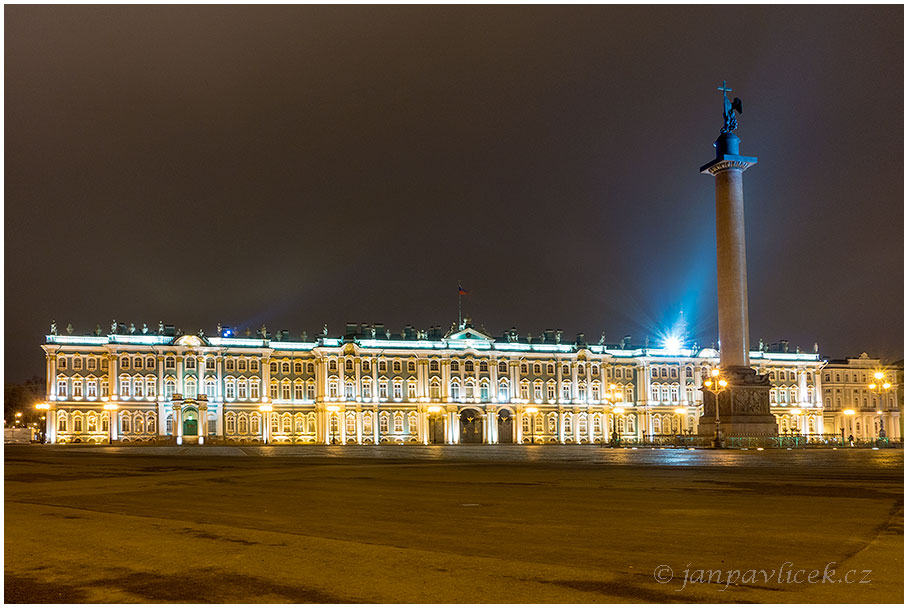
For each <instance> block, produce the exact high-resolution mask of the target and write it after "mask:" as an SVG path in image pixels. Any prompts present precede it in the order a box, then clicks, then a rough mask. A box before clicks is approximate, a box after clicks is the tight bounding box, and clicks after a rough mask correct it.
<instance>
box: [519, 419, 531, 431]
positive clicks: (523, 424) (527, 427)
mask: <svg viewBox="0 0 908 608" xmlns="http://www.w3.org/2000/svg"><path fill="white" fill-rule="evenodd" d="M530 422H531V419H530V417H529V416H524V417H523V421H522V422H521V424H520V426H521V430H522V431H523V432H524V434H526V435H529V434H530Z"/></svg>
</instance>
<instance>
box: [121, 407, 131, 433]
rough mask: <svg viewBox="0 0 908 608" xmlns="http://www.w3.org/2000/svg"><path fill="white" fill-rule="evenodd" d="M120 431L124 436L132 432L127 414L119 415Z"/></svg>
mask: <svg viewBox="0 0 908 608" xmlns="http://www.w3.org/2000/svg"><path fill="white" fill-rule="evenodd" d="M120 430H121V431H122V432H123V433H124V434H126V433H131V432H132V416H130V415H129V412H123V413H122V414H121V415H120Z"/></svg>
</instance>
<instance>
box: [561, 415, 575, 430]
mask: <svg viewBox="0 0 908 608" xmlns="http://www.w3.org/2000/svg"><path fill="white" fill-rule="evenodd" d="M562 420H563V424H564V432H565V433H573V432H574V431H573V424H574V415H573V414H565V415H564V418H563V419H562Z"/></svg>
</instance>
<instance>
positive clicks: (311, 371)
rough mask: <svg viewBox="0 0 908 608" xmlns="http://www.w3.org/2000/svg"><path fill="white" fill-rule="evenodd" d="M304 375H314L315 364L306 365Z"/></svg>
mask: <svg viewBox="0 0 908 608" xmlns="http://www.w3.org/2000/svg"><path fill="white" fill-rule="evenodd" d="M306 373H307V374H314V373H315V363H307V364H306Z"/></svg>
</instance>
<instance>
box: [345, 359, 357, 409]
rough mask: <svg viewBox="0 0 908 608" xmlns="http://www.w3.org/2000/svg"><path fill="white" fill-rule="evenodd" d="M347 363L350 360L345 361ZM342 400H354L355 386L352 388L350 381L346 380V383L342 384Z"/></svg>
mask: <svg viewBox="0 0 908 608" xmlns="http://www.w3.org/2000/svg"><path fill="white" fill-rule="evenodd" d="M347 361H348V362H349V361H350V360H349V359H347ZM344 398H345V399H347V401H353V400H354V399H356V386H354V384H353V381H352V380H347V382H346V383H344Z"/></svg>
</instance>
